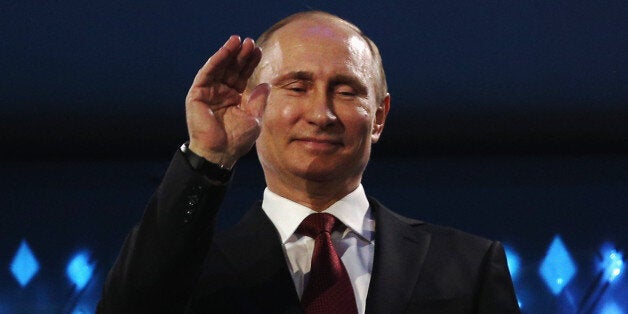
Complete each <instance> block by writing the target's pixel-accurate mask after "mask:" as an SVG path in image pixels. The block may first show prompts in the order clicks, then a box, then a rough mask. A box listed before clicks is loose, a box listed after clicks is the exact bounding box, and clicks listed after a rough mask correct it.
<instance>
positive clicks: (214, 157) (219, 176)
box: [98, 12, 519, 313]
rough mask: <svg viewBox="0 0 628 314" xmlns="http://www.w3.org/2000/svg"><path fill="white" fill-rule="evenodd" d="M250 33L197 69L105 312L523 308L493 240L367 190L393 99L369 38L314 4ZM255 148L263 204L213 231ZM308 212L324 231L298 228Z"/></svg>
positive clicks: (116, 270)
mask: <svg viewBox="0 0 628 314" xmlns="http://www.w3.org/2000/svg"><path fill="white" fill-rule="evenodd" d="M257 44H258V45H259V47H256V46H255V43H254V42H253V40H251V39H248V38H247V39H245V40H244V41H240V38H239V37H238V36H232V37H230V38H229V40H227V42H226V43H225V44H224V46H223V47H222V48H220V49H219V50H218V51H217V52H216V53H215V54H214V55H213V56H212V57H211V58H210V59H209V60H208V61H207V63H206V64H205V65H204V66H203V67H202V68H201V69H200V70H199V72H198V74H197V75H196V77H195V79H194V82H193V83H192V87H191V88H190V90H189V93H188V96H187V98H186V117H187V126H188V131H189V136H190V141H189V145H184V146H183V147H182V150H181V151H180V152H177V154H176V155H175V157H174V159H173V161H172V163H171V165H170V167H169V169H168V171H167V173H166V175H165V177H164V180H163V182H162V183H161V185H160V187H159V188H158V190H157V192H156V194H155V195H154V196H153V198H152V199H151V201H150V203H149V205H148V207H147V209H146V212H145V214H144V217H143V218H142V221H141V223H140V224H139V226H138V227H136V228H135V229H134V230H133V231H132V233H131V234H130V235H129V237H128V238H127V240H126V242H125V246H124V247H123V249H122V252H121V254H120V257H119V258H118V260H117V261H116V264H115V265H114V267H113V268H112V270H111V272H110V274H109V277H108V279H107V282H106V284H105V288H104V290H103V296H102V299H101V301H100V303H99V308H98V309H99V312H102V313H152V312H164V313H179V312H184V311H187V312H190V313H214V312H221V313H222V312H228V313H257V312H261V313H284V312H290V313H299V312H302V311H305V312H307V313H316V312H317V309H318V312H328V313H355V312H359V313H365V312H366V313H400V312H409V313H517V312H518V311H519V310H518V307H517V304H516V299H515V295H514V291H513V287H512V282H511V279H510V275H509V273H508V268H507V266H506V260H505V256H504V252H503V248H502V246H501V244H499V242H493V241H489V240H485V239H482V238H479V237H475V236H471V235H468V234H464V233H462V232H459V231H456V230H453V229H449V228H443V227H438V226H434V225H430V224H426V223H423V222H420V221H417V220H412V219H407V218H403V217H400V216H398V215H396V214H394V213H392V212H390V211H389V210H388V209H386V208H385V207H383V206H382V205H381V204H379V203H378V202H377V201H375V200H373V199H368V198H367V197H366V195H365V192H364V189H363V187H362V186H361V184H360V182H361V179H362V174H363V172H364V169H365V167H366V165H367V162H368V159H369V156H370V151H371V144H373V143H375V142H377V141H378V139H379V137H380V135H381V133H382V130H383V128H384V123H385V121H386V115H387V113H388V110H389V108H390V96H389V95H388V93H387V89H386V80H385V76H384V71H383V69H382V65H381V57H380V55H379V52H378V49H377V47H376V46H375V44H374V43H373V42H372V41H371V40H370V39H368V38H367V37H366V36H365V35H363V34H362V32H361V31H360V30H359V29H358V28H357V27H356V26H354V25H352V24H350V23H348V22H346V21H344V20H342V19H340V18H338V17H336V16H333V15H331V14H328V13H324V12H305V13H298V14H296V15H293V16H290V17H288V18H286V19H284V20H282V21H280V22H279V23H277V24H275V25H274V26H273V27H271V28H270V29H269V30H267V31H266V32H265V33H264V34H262V36H261V37H260V38H259V39H258V43H257ZM260 47H261V49H260ZM262 49H263V53H262ZM254 143H255V144H256V149H257V153H258V157H259V160H260V162H261V165H262V168H263V170H264V176H265V179H266V183H267V186H268V187H267V189H266V190H265V192H264V199H263V202H262V203H261V204H260V203H257V204H255V205H254V206H253V208H252V209H251V210H250V211H249V212H248V213H247V214H246V215H245V217H244V218H243V220H242V221H241V222H240V223H239V224H238V225H236V226H235V227H234V228H233V229H232V230H229V231H227V232H225V233H224V234H216V235H214V232H213V228H214V220H215V217H216V212H217V210H218V208H219V206H220V203H221V200H222V197H223V195H224V193H225V191H226V185H227V183H228V180H229V177H230V171H229V169H231V168H232V167H233V166H234V165H235V163H236V162H237V160H238V159H239V158H240V157H242V156H243V155H244V154H245V153H246V152H247V151H249V150H250V148H251V147H252V146H253V144H254ZM225 210H229V209H225ZM316 213H325V214H316ZM312 217H314V218H312ZM322 217H323V218H322ZM310 218H311V219H310ZM312 219H313V220H316V221H317V223H318V222H320V221H323V220H324V221H325V223H324V224H326V226H328V227H329V228H328V229H326V230H325V231H320V230H319V231H317V233H316V234H310V233H308V232H309V231H308V230H309V229H308V228H310V227H309V226H310V225H311V224H310V223H309V222H306V221H310V222H311V220H312ZM320 219H323V220H320ZM331 226H333V227H334V228H335V229H331ZM330 261H331V262H330ZM339 261H341V262H339ZM328 264H333V265H332V266H330V265H328ZM325 267H332V269H331V270H330V269H329V268H325ZM328 273H333V274H334V276H336V275H337V276H336V277H333V278H334V279H332V280H330V279H329V278H328V277H329V275H328ZM328 282H331V283H329V284H330V285H332V288H329V289H330V290H327V289H328V288H326V287H325V288H320V287H321V286H323V285H326V284H327V283H328ZM334 289H335V290H334ZM330 291H332V292H330ZM321 309H322V310H321Z"/></svg>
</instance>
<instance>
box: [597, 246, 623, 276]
mask: <svg viewBox="0 0 628 314" xmlns="http://www.w3.org/2000/svg"><path fill="white" fill-rule="evenodd" d="M602 257H603V261H602V269H603V270H604V278H605V279H606V280H607V281H608V282H613V281H615V279H617V278H618V277H619V276H621V274H622V273H623V270H624V260H623V254H622V253H621V252H618V251H616V250H614V249H611V250H604V251H602Z"/></svg>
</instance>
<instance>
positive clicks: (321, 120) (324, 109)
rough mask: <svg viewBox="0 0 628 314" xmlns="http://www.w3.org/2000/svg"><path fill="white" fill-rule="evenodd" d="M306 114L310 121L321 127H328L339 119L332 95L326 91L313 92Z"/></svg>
mask: <svg viewBox="0 0 628 314" xmlns="http://www.w3.org/2000/svg"><path fill="white" fill-rule="evenodd" d="M304 116H305V119H306V120H307V122H308V123H310V124H314V125H317V126H318V127H320V128H327V127H329V126H331V125H334V124H335V123H336V122H337V121H338V117H337V116H336V114H335V113H334V110H333V100H332V97H331V96H330V95H328V94H327V93H325V92H319V93H313V95H312V98H311V101H310V104H309V105H308V106H307V108H305V113H304Z"/></svg>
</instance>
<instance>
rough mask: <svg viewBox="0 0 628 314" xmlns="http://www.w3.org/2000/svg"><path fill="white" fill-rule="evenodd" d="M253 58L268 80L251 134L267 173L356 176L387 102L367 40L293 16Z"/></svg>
mask: <svg viewBox="0 0 628 314" xmlns="http://www.w3.org/2000/svg"><path fill="white" fill-rule="evenodd" d="M259 66H260V67H261V68H260V69H259V71H260V72H259V82H266V83H270V85H271V92H270V95H269V97H268V103H267V106H266V109H265V111H264V114H263V116H262V130H261V134H260V136H259V138H258V139H257V142H256V147H257V152H258V156H259V159H260V162H261V164H262V167H263V168H264V173H265V175H266V178H267V181H269V183H270V182H273V180H280V181H282V182H283V183H288V184H291V183H294V182H296V181H294V180H305V181H306V182H327V181H330V180H336V181H343V182H346V183H348V184H357V183H358V182H359V181H360V180H361V176H362V173H363V171H364V168H365V167H366V164H367V162H368V159H369V155H370V151H371V144H372V143H374V142H376V141H377V140H378V139H379V136H380V134H381V131H382V129H383V124H384V120H385V118H386V113H387V111H388V102H389V98H388V97H386V98H385V99H384V100H382V101H381V103H378V102H377V97H376V96H377V91H376V86H377V79H378V77H377V75H376V73H377V71H376V70H377V69H376V68H374V62H373V59H372V55H371V52H370V50H369V47H368V44H367V43H366V42H364V40H363V39H362V38H361V37H360V36H359V35H358V34H356V33H355V32H354V31H352V30H350V29H348V28H346V27H345V26H344V25H340V24H336V23H332V22H328V23H325V22H321V21H317V22H313V21H311V20H302V21H294V22H292V23H290V24H288V25H286V26H284V27H283V28H281V29H279V30H278V31H277V32H276V33H275V34H274V35H273V36H272V38H271V39H270V40H269V41H268V43H267V45H266V47H265V49H264V51H263V58H262V61H261V63H260V65H259ZM356 180H357V181H356ZM269 186H270V185H269Z"/></svg>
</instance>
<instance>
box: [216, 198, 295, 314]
mask: <svg viewBox="0 0 628 314" xmlns="http://www.w3.org/2000/svg"><path fill="white" fill-rule="evenodd" d="M219 238H220V243H219V244H218V245H219V247H220V250H221V251H222V252H223V254H224V255H225V257H226V259H227V260H228V261H229V264H230V265H232V267H234V269H235V271H236V273H239V274H241V275H240V278H239V280H240V283H239V284H240V285H242V286H249V287H255V288H254V290H255V291H257V292H256V293H255V294H251V297H253V298H254V299H255V300H250V301H253V303H254V304H255V305H256V307H257V308H258V309H259V310H260V312H264V309H265V308H266V309H268V310H269V311H270V309H277V308H283V309H286V311H287V312H296V313H298V312H300V311H301V310H300V301H299V297H298V295H297V293H296V289H295V287H294V282H293V281H292V277H291V276H290V272H289V270H288V267H287V265H286V259H285V257H284V252H283V248H282V246H281V242H280V236H279V234H278V232H277V230H276V229H275V227H274V225H273V224H272V222H271V221H270V219H269V218H268V216H266V214H265V213H264V211H263V210H262V208H261V202H258V203H256V204H254V205H253V206H252V208H251V209H250V210H249V211H248V212H247V213H246V214H245V215H244V217H243V218H242V220H241V221H240V222H239V223H238V224H237V225H236V226H234V228H231V229H230V230H229V231H228V232H226V233H225V234H223V235H222V236H221V237H219ZM278 295H280V296H285V297H282V298H280V300H279V299H278V298H277V296H278ZM279 303H281V305H279ZM288 309H289V310H288Z"/></svg>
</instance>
